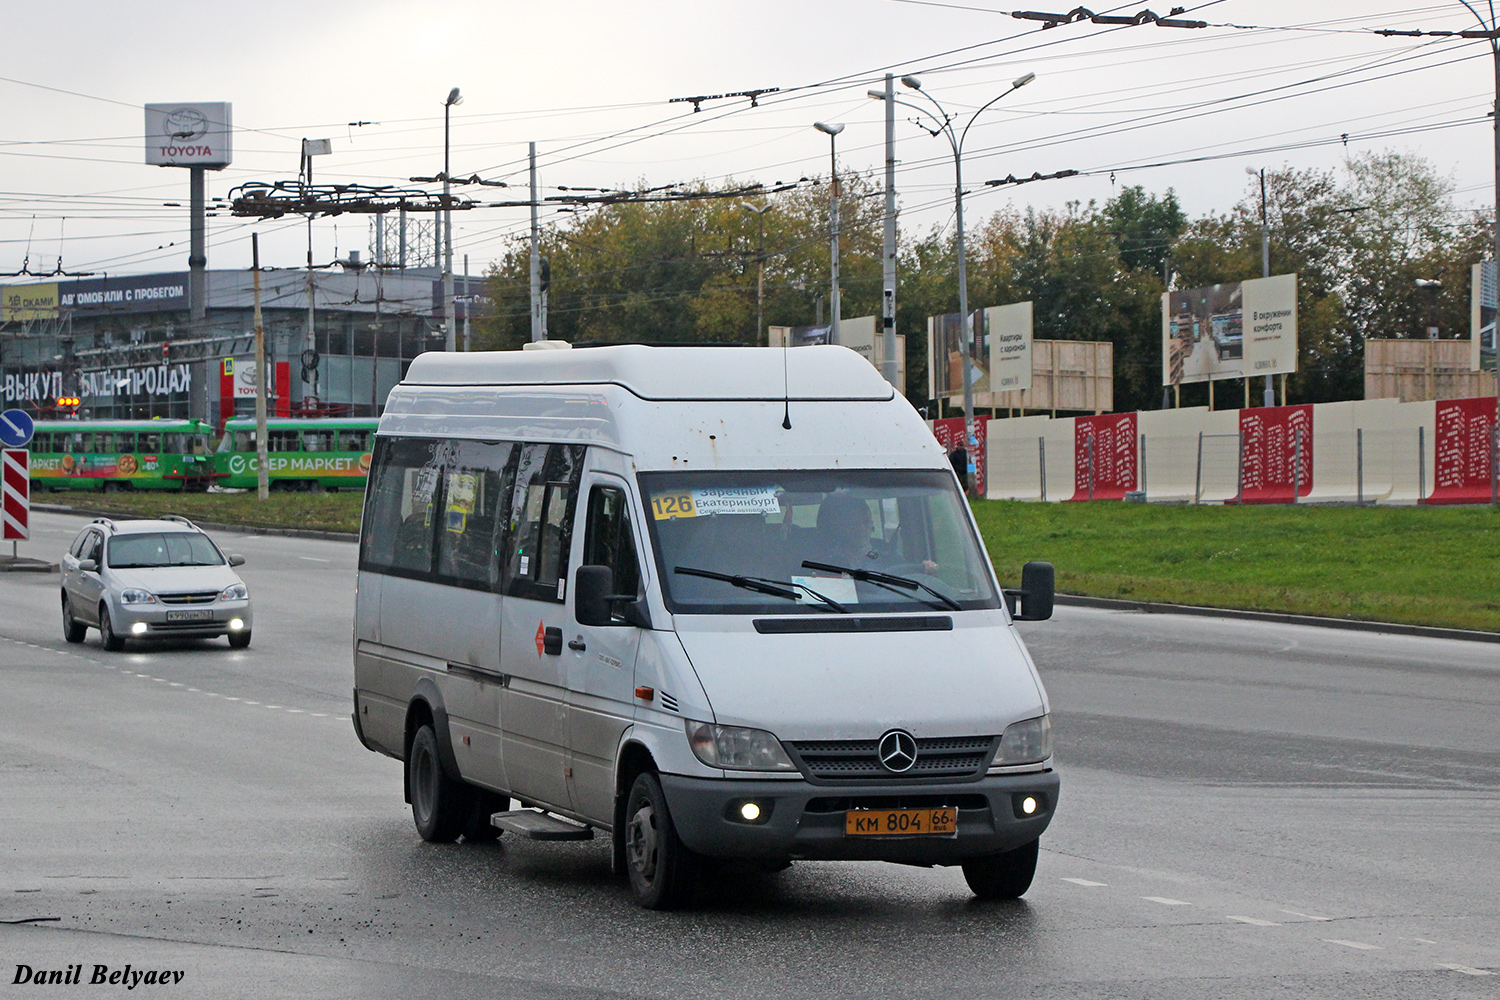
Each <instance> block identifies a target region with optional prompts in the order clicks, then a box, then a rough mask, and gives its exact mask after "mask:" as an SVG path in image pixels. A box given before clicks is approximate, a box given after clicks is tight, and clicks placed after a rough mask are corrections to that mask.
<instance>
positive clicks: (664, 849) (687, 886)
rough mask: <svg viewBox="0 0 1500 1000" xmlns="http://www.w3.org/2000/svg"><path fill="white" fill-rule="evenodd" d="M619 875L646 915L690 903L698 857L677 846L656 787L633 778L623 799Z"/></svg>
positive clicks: (647, 775)
mask: <svg viewBox="0 0 1500 1000" xmlns="http://www.w3.org/2000/svg"><path fill="white" fill-rule="evenodd" d="M625 871H626V872H627V873H628V874H629V876H630V888H631V890H632V891H633V892H634V893H635V901H636V902H637V903H639V904H641V905H642V906H644V907H645V908H646V909H648V910H673V909H676V908H677V907H679V906H683V905H684V904H686V903H689V902H691V901H692V898H693V890H694V889H695V888H696V886H697V882H698V856H697V855H696V854H694V853H693V852H692V851H690V850H688V848H687V847H686V846H684V845H683V843H682V840H681V839H680V838H679V837H678V836H677V828H676V826H674V825H673V823H672V814H671V813H670V812H668V811H667V797H666V796H665V795H664V794H663V793H662V790H661V782H660V781H658V780H657V779H656V775H654V774H652V773H651V772H650V771H643V772H642V773H641V774H639V775H637V776H636V779H635V783H634V784H632V785H631V786H630V796H629V797H628V798H627V799H626V800H625Z"/></svg>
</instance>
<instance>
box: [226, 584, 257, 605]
mask: <svg viewBox="0 0 1500 1000" xmlns="http://www.w3.org/2000/svg"><path fill="white" fill-rule="evenodd" d="M249 599H250V591H249V590H247V589H246V588H245V585H244V584H243V583H231V584H230V585H229V586H227V587H225V588H224V590H223V592H222V593H220V594H219V600H221V601H245V600H249Z"/></svg>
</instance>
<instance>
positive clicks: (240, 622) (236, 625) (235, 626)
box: [229, 618, 245, 632]
mask: <svg viewBox="0 0 1500 1000" xmlns="http://www.w3.org/2000/svg"><path fill="white" fill-rule="evenodd" d="M229 627H230V628H231V629H232V630H234V631H235V632H238V631H239V630H240V629H242V628H244V627H245V619H243V618H231V619H229Z"/></svg>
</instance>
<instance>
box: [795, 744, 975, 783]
mask: <svg viewBox="0 0 1500 1000" xmlns="http://www.w3.org/2000/svg"><path fill="white" fill-rule="evenodd" d="M999 739H1000V738H999V737H998V736H950V737H938V738H933V739H919V740H917V762H916V763H915V764H914V765H912V767H911V768H910V769H909V770H906V771H900V772H892V771H887V770H886V769H885V767H884V766H883V765H882V764H881V763H880V758H879V756H878V753H877V747H878V746H879V741H878V740H821V741H816V742H801V743H787V744H786V746H787V747H788V748H789V749H790V750H791V751H792V752H793V753H794V754H795V755H796V757H797V762H798V763H799V764H800V765H801V766H802V769H803V771H804V772H805V773H806V774H807V775H808V777H811V778H822V779H824V780H826V781H851V780H859V779H865V780H870V779H897V780H907V781H909V780H923V779H934V778H964V777H970V776H973V775H976V774H978V773H979V772H980V771H982V770H983V769H984V768H985V767H986V766H987V765H988V764H989V762H990V758H991V757H993V756H994V753H995V745H996V743H997V742H998V741H999Z"/></svg>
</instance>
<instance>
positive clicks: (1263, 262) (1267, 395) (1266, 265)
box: [1245, 167, 1276, 406]
mask: <svg viewBox="0 0 1500 1000" xmlns="http://www.w3.org/2000/svg"><path fill="white" fill-rule="evenodd" d="M1251 172H1252V173H1255V172H1256V171H1251ZM1259 175H1260V276H1261V277H1262V278H1269V277H1270V276H1271V224H1270V221H1269V219H1268V218H1267V216H1266V168H1265V167H1261V168H1260V171H1259ZM1245 389H1246V391H1247V392H1248V391H1249V389H1250V385H1249V383H1248V382H1247V383H1246V384H1245ZM1260 405H1262V406H1275V405H1276V386H1275V385H1274V384H1273V383H1272V381H1271V376H1270V375H1267V376H1266V388H1265V392H1263V393H1262V394H1261V402H1260Z"/></svg>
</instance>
